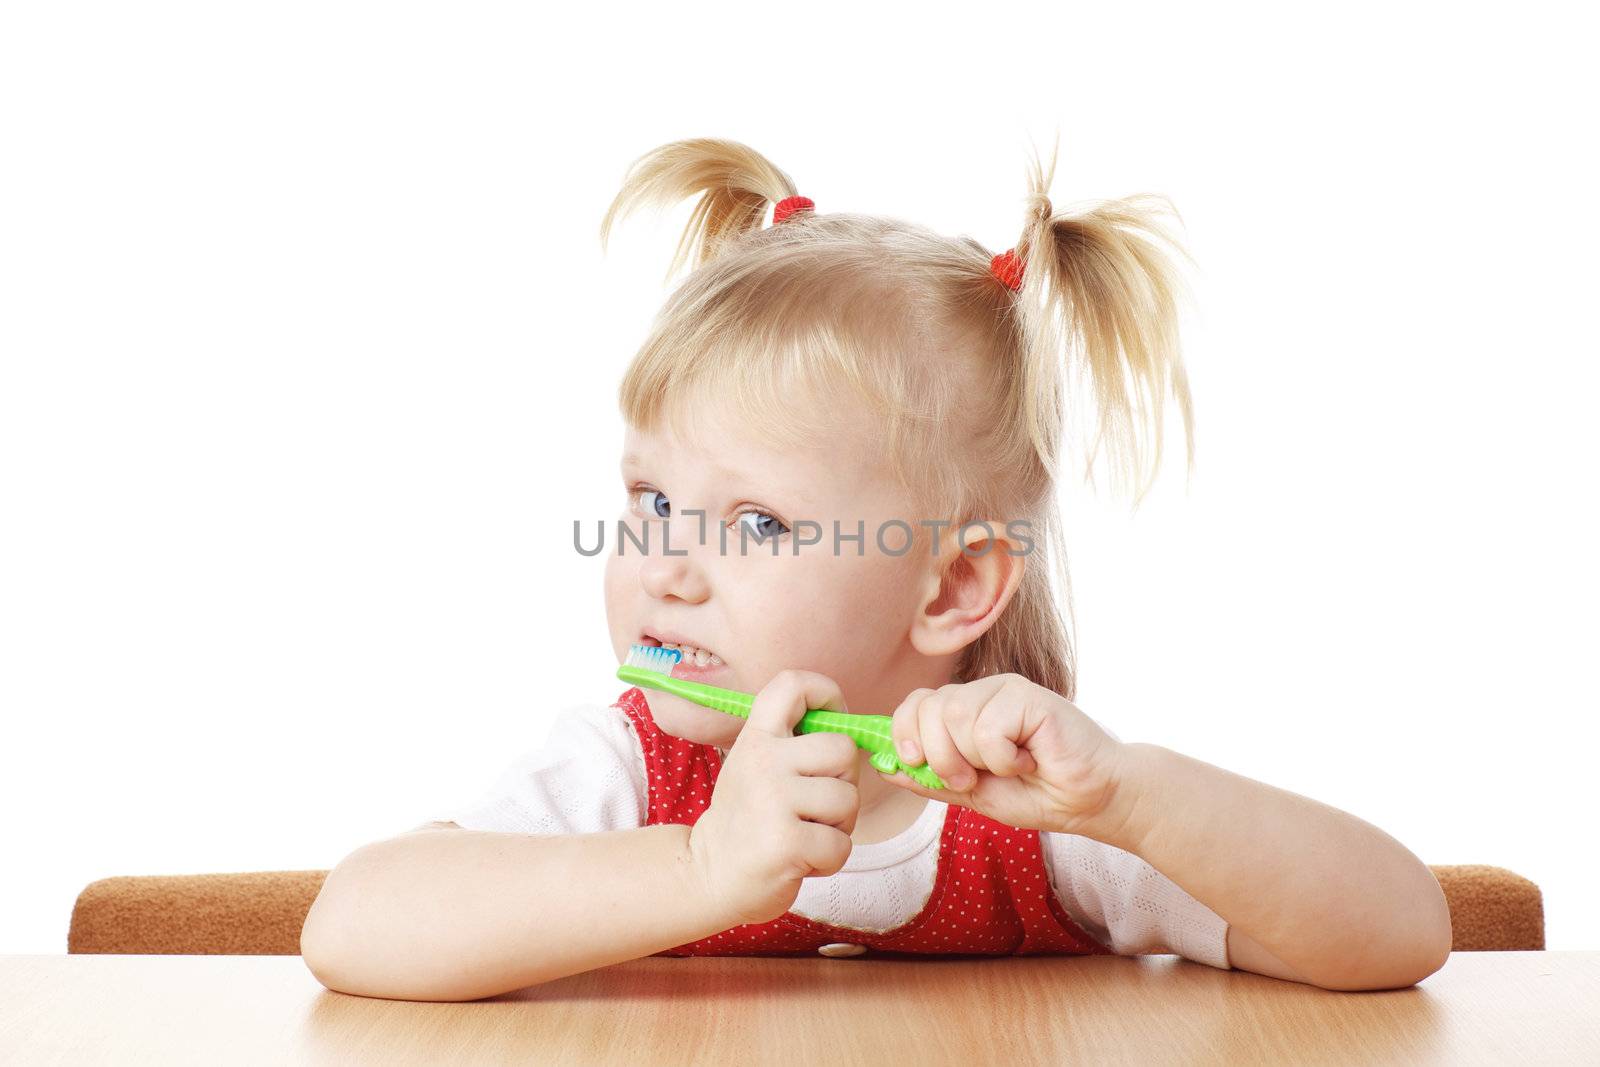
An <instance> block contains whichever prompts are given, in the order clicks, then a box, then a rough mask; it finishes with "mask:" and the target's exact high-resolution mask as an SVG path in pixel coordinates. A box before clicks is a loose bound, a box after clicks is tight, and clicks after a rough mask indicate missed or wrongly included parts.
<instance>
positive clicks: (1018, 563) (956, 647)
mask: <svg viewBox="0 0 1600 1067" xmlns="http://www.w3.org/2000/svg"><path fill="white" fill-rule="evenodd" d="M952 529H954V530H955V532H956V534H957V542H956V544H955V545H954V546H944V547H942V548H941V550H940V551H941V553H942V552H943V551H944V548H948V547H954V549H955V551H954V552H952V553H951V554H950V555H943V554H941V555H937V556H933V557H932V558H931V559H930V561H929V562H930V564H931V566H930V568H929V570H928V572H927V575H926V583H927V594H926V596H925V597H924V598H923V601H922V603H921V604H920V605H918V608H917V614H916V617H915V618H914V619H913V620H912V622H911V644H912V647H914V648H915V649H916V650H917V651H918V652H920V653H922V654H923V655H924V656H944V655H948V654H950V653H952V652H959V651H960V650H961V649H963V648H966V647H967V646H968V645H970V644H971V643H972V642H974V641H976V640H977V639H978V638H979V637H980V636H982V635H983V633H984V631H986V630H988V629H989V627H991V626H993V625H994V624H995V623H996V622H997V621H999V619H1000V614H1001V612H1003V611H1005V609H1006V605H1008V604H1010V603H1011V598H1012V596H1013V595H1015V593H1016V591H1017V586H1018V585H1019V584H1020V583H1021V581H1022V567H1023V563H1024V561H1025V560H1026V558H1027V551H1026V546H1024V545H1022V544H1020V543H1019V542H1018V541H1014V540H1010V539H1008V538H1007V537H1006V528H1005V525H1004V524H998V525H997V524H995V523H986V522H982V521H979V520H974V521H973V522H971V523H969V524H968V525H967V526H966V527H965V528H959V527H953V528H952ZM943 540H944V539H943V538H942V537H941V538H940V541H941V543H942V542H943Z"/></svg>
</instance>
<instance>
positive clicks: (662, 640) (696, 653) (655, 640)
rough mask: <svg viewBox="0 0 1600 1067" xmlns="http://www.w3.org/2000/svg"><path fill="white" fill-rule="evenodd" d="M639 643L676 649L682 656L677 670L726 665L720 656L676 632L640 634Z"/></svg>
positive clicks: (702, 668)
mask: <svg viewBox="0 0 1600 1067" xmlns="http://www.w3.org/2000/svg"><path fill="white" fill-rule="evenodd" d="M639 644H641V645H650V646H652V647H654V648H671V649H676V650H677V651H678V652H679V654H680V655H681V657H682V658H681V659H679V660H678V669H679V670H702V671H710V670H715V669H716V668H718V667H725V666H727V664H725V663H724V662H723V661H722V657H721V656H719V655H717V654H716V653H715V652H713V651H711V650H710V649H709V648H705V647H703V646H701V645H697V644H694V643H693V642H691V641H688V640H686V639H683V638H682V637H680V635H678V634H663V635H660V636H658V635H656V634H650V633H645V634H640V635H639Z"/></svg>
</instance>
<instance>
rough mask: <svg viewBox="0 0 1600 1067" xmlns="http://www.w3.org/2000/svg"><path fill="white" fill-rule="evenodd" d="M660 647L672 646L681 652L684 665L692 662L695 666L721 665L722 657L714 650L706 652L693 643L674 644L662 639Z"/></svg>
mask: <svg viewBox="0 0 1600 1067" xmlns="http://www.w3.org/2000/svg"><path fill="white" fill-rule="evenodd" d="M661 647H662V648H673V649H677V650H678V651H679V652H681V653H682V654H683V663H684V666H688V665H690V664H693V665H694V666H696V667H721V666H722V665H723V663H722V657H720V656H718V655H717V654H716V653H715V652H708V651H706V650H705V649H703V648H695V647H694V646H693V645H675V644H673V643H672V642H671V641H663V642H661Z"/></svg>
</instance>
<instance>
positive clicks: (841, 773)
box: [689, 670, 860, 926]
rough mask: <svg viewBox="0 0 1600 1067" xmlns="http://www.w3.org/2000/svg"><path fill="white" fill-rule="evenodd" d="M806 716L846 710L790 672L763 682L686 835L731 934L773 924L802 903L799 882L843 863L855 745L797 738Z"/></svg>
mask: <svg viewBox="0 0 1600 1067" xmlns="http://www.w3.org/2000/svg"><path fill="white" fill-rule="evenodd" d="M813 708H831V709H833V710H835V711H845V710H846V708H845V705H844V697H843V695H842V694H841V693H840V692H839V687H838V686H837V685H836V684H834V682H833V680H832V679H830V678H827V677H825V676H824V675H821V674H817V673H815V672H812V671H797V670H788V671H783V672H781V673H780V674H778V675H777V676H776V677H774V678H773V679H772V681H770V682H768V683H767V684H766V686H764V687H763V688H762V690H761V692H759V693H757V694H756V696H755V700H754V701H753V702H752V704H751V708H750V718H749V719H748V720H747V721H746V723H745V725H744V727H743V728H742V729H741V730H740V731H739V736H738V738H736V739H735V740H734V743H733V747H732V748H731V749H729V750H728V756H727V759H726V760H725V761H724V762H723V765H722V770H721V771H720V772H719V773H718V774H717V783H716V786H715V787H714V788H713V789H712V792H711V804H710V806H709V807H707V808H706V810H705V813H704V814H702V815H701V816H700V818H699V820H698V821H697V822H696V823H695V824H694V826H693V827H692V828H691V829H690V831H689V851H690V855H691V857H692V859H693V862H694V863H695V865H696V866H697V867H698V868H699V871H700V874H701V881H702V884H703V885H704V886H705V887H706V890H707V892H708V893H709V894H710V895H711V897H712V898H713V899H714V900H715V901H717V903H718V905H719V906H720V907H721V908H722V909H723V911H724V914H725V916H726V917H727V919H728V921H729V925H730V926H737V925H741V924H744V923H763V922H770V921H772V920H773V919H776V918H777V917H778V916H780V915H782V914H783V913H784V912H786V911H788V910H789V906H790V905H791V904H793V903H794V901H795V897H797V896H799V895H800V880H801V879H802V878H805V877H807V876H808V875H814V874H816V875H828V874H833V873H834V872H835V871H837V870H838V869H839V868H840V867H842V866H844V862H845V860H847V859H848V858H849V857H850V834H851V832H852V831H854V830H855V825H856V813H857V810H858V809H859V807H860V795H859V793H858V792H857V790H856V787H857V785H858V784H859V780H858V771H857V766H858V764H857V756H856V753H857V749H856V744H855V742H854V741H852V740H851V739H850V738H848V737H846V736H845V735H843V734H837V733H829V732H826V731H818V732H816V733H810V734H801V735H800V736H798V737H796V736H795V733H794V728H795V726H796V725H797V724H798V723H799V722H800V719H801V717H802V716H803V715H805V713H806V712H807V711H808V710H810V709H813ZM808 820H810V821H808Z"/></svg>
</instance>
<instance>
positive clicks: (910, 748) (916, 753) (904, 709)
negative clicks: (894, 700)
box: [890, 689, 933, 767]
mask: <svg viewBox="0 0 1600 1067" xmlns="http://www.w3.org/2000/svg"><path fill="white" fill-rule="evenodd" d="M932 695H933V690H932V689H913V690H912V691H911V692H910V693H909V694H907V695H906V698H905V699H904V700H902V701H901V702H900V706H899V707H898V708H895V709H894V712H893V714H892V715H891V716H890V717H891V718H892V719H893V720H894V722H893V725H892V726H891V730H892V732H893V734H894V750H895V752H896V753H898V754H899V756H900V758H901V760H903V761H904V762H905V763H907V764H909V765H910V766H912V767H915V766H917V765H918V764H920V763H922V762H923V760H924V759H925V758H926V757H925V756H924V755H923V752H922V746H921V745H919V744H918V743H917V736H918V733H919V731H918V727H917V705H919V704H921V703H922V702H923V701H924V700H926V699H927V698H928V697H930V696H932Z"/></svg>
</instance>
